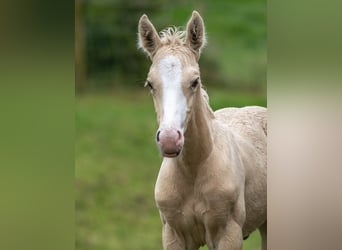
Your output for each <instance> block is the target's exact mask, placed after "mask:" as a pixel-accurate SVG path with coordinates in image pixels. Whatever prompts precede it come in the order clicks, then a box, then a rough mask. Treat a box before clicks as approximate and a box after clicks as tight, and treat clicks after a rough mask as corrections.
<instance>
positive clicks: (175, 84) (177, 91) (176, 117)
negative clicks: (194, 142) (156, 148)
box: [158, 56, 187, 131]
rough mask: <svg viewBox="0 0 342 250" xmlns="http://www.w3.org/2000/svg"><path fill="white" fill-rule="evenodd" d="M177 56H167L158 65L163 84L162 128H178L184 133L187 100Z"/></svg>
mask: <svg viewBox="0 0 342 250" xmlns="http://www.w3.org/2000/svg"><path fill="white" fill-rule="evenodd" d="M181 66H182V65H181V62H180V60H179V59H178V58H177V57H175V56H166V57H165V58H163V59H162V60H160V62H159V65H158V70H159V74H160V76H161V79H162V82H163V90H162V91H163V110H164V112H163V113H164V117H162V120H161V123H160V128H176V129H181V130H182V131H183V125H184V120H185V116H186V109H187V104H186V98H185V96H184V94H183V91H182V84H181V80H182V67H181Z"/></svg>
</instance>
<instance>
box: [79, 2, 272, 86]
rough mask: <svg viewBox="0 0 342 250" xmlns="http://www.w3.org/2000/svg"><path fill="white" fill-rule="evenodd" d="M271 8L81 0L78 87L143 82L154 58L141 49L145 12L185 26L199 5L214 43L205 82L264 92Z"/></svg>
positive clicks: (159, 23) (205, 63)
mask: <svg viewBox="0 0 342 250" xmlns="http://www.w3.org/2000/svg"><path fill="white" fill-rule="evenodd" d="M265 7H266V4H265V1H264V0H244V1H235V0H234V1H222V0H215V1H204V0H200V1H180V0H140V1H128V0H83V1H82V0H77V1H76V62H77V64H76V65H77V66H76V68H77V72H76V89H77V90H92V89H108V88H115V87H128V86H131V87H138V86H141V85H142V84H143V82H144V79H145V77H146V74H147V71H148V67H149V65H150V60H149V59H148V58H147V57H146V56H145V55H144V54H143V53H142V52H141V51H139V50H138V49H137V24H138V21H139V18H140V16H141V15H142V14H143V13H146V14H148V16H149V17H150V19H151V21H152V22H153V23H154V25H155V27H156V29H157V30H158V31H160V30H161V29H163V28H165V27H167V26H172V25H175V26H182V27H184V26H185V24H186V22H187V20H188V18H189V17H190V16H191V12H192V10H194V9H196V10H198V11H200V13H201V14H202V16H203V17H204V19H205V23H206V26H207V31H208V40H209V42H210V43H209V44H210V46H208V47H210V48H209V49H208V50H207V49H206V50H205V52H204V54H203V56H202V58H201V62H200V65H201V71H202V78H203V80H204V81H205V82H210V84H211V85H217V86H229V87H234V86H235V87H236V86H238V87H247V88H249V89H261V90H262V89H264V87H265V80H266V74H265V72H266V53H265V45H266V11H265V10H266V8H265ZM77 12H78V13H77ZM220 50H222V51H220Z"/></svg>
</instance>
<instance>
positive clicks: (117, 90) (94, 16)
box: [75, 0, 267, 250]
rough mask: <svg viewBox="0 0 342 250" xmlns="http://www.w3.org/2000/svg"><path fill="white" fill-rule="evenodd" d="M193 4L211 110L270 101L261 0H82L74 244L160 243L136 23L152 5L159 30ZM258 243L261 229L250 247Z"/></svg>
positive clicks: (78, 11) (152, 123) (179, 22)
mask: <svg viewBox="0 0 342 250" xmlns="http://www.w3.org/2000/svg"><path fill="white" fill-rule="evenodd" d="M194 9H195V10H198V11H199V12H200V14H201V15H202V17H203V18H204V22H205V25H206V31H207V37H208V45H207V47H206V48H205V49H204V50H203V54H202V57H201V59H200V67H201V75H202V81H203V83H204V85H205V87H206V88H207V91H208V93H209V96H210V104H211V106H212V107H213V109H214V110H215V109H218V108H222V107H227V106H235V107H240V106H246V105H261V106H266V105H267V103H266V1H265V0H240V1H238V0H230V1H223V0H213V1H203V0H202V1H180V0H172V1H171V0H140V1H128V0H125V1H124V0H97V1H95V0H88V1H86V0H83V1H81V0H76V5H75V20H76V22H75V24H76V27H75V30H76V33H75V42H76V47H75V48H76V50H75V52H76V53H75V59H76V122H75V123H76V145H75V165H76V167H75V168H76V169H75V172H76V174H75V175H76V177H75V178H76V183H75V186H76V189H75V190H76V191H75V192H76V194H75V196H76V249H78V250H86V249H92V250H94V249H95V250H107V249H108V250H109V249H111V250H113V249H128V250H130V249H133V250H135V249H146V250H150V249H161V222H160V218H159V213H158V210H157V208H156V206H155V202H154V184H155V180H156V177H157V174H158V170H159V166H160V163H161V160H162V158H161V157H160V155H159V152H158V150H157V147H156V145H155V142H154V135H155V131H156V129H157V122H156V117H155V112H154V108H153V103H152V100H151V97H150V95H149V91H148V90H146V89H144V88H143V83H144V81H145V77H146V74H147V71H148V68H149V65H150V61H149V59H148V58H147V57H146V56H145V55H144V54H143V53H142V52H141V51H138V50H137V48H136V44H137V23H138V20H139V18H140V16H141V15H142V14H143V13H146V14H147V15H148V16H149V18H150V19H151V21H152V22H153V24H154V25H155V27H156V29H157V30H158V31H160V30H161V29H163V28H165V27H167V26H172V25H175V26H181V27H184V26H185V24H186V22H187V21H188V19H189V18H190V16H191V12H192V10H194ZM259 248H260V237H259V234H258V232H256V233H253V234H252V235H251V237H250V238H249V239H248V240H247V241H245V242H244V250H252V249H259ZM202 249H207V248H206V247H203V248H202Z"/></svg>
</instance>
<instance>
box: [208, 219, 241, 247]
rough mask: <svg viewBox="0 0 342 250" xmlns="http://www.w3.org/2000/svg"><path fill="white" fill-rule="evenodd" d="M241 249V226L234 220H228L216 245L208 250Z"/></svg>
mask: <svg viewBox="0 0 342 250" xmlns="http://www.w3.org/2000/svg"><path fill="white" fill-rule="evenodd" d="M212 249H215V250H227V249H229V250H241V249H242V230H241V226H240V225H239V224H238V223H237V222H236V221H234V220H233V219H232V220H230V221H229V222H228V223H227V225H226V228H225V232H224V234H223V236H222V237H221V239H220V240H219V241H218V244H217V245H216V246H213V247H212V248H210V250H212Z"/></svg>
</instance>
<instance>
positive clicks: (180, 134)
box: [177, 130, 182, 139]
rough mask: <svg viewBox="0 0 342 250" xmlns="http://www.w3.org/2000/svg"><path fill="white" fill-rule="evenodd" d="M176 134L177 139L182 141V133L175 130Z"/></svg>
mask: <svg viewBox="0 0 342 250" xmlns="http://www.w3.org/2000/svg"><path fill="white" fill-rule="evenodd" d="M177 133H178V139H182V133H181V132H180V131H179V130H177Z"/></svg>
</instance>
